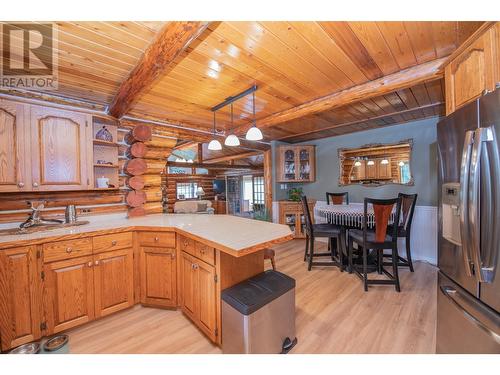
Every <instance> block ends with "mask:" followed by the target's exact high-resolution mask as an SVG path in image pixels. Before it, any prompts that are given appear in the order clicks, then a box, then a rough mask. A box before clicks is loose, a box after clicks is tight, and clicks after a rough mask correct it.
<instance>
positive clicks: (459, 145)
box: [437, 101, 479, 295]
mask: <svg viewBox="0 0 500 375" xmlns="http://www.w3.org/2000/svg"><path fill="white" fill-rule="evenodd" d="M478 121H479V118H478V103H477V101H475V102H473V103H470V104H469V105H467V106H465V107H463V108H461V109H459V110H457V111H456V112H454V113H453V114H451V115H450V116H448V117H446V118H445V119H444V120H442V121H440V122H439V123H438V125H437V138H438V155H439V166H438V169H439V173H438V189H439V191H440V192H442V193H441V194H439V200H438V213H439V220H438V223H439V227H438V266H439V268H440V270H441V271H442V272H443V273H444V274H445V275H446V276H448V277H450V278H451V279H452V280H454V281H455V282H457V283H458V284H460V285H461V286H462V287H463V288H465V289H467V290H468V291H469V292H470V293H471V294H473V295H478V283H477V281H476V280H475V278H474V277H472V276H471V275H470V266H469V262H468V260H467V259H468V258H469V254H468V247H467V246H462V244H461V236H462V235H465V232H463V231H461V230H460V225H458V227H457V228H455V231H458V232H462V233H460V234H459V235H458V236H457V237H458V241H455V242H453V241H451V240H450V239H449V238H448V237H447V238H445V237H444V236H443V220H444V222H445V224H446V226H445V228H448V225H447V223H448V222H453V220H452V219H453V217H451V216H452V215H456V216H457V218H456V220H455V222H456V223H458V224H459V219H458V215H459V210H461V209H462V208H464V207H465V206H464V205H462V204H460V199H461V198H460V197H461V192H462V190H461V189H460V179H461V177H460V176H461V169H462V164H464V168H466V167H467V168H468V166H469V165H470V152H471V150H472V148H471V145H470V142H467V147H465V148H464V144H465V140H466V134H467V135H468V137H469V135H470V134H471V133H472V132H473V131H474V130H475V129H477V127H478ZM464 158H465V159H464ZM462 159H464V163H462ZM464 170H465V169H464ZM444 184H447V185H444ZM449 184H452V185H449ZM453 184H454V185H453ZM443 185H444V186H445V187H444V188H443ZM446 186H450V188H446ZM446 192H449V194H448V195H447V196H443V194H444V193H446ZM450 197H451V198H453V197H455V198H456V200H457V203H456V204H454V205H449V206H443V203H445V204H446V203H447V202H446V200H447V199H448V198H450ZM443 198H445V199H444V200H443ZM443 207H444V208H447V207H450V208H451V209H450V210H448V209H447V212H446V213H445V214H443ZM444 215H446V216H444ZM466 264H467V267H466ZM467 268H469V270H468V269H467Z"/></svg>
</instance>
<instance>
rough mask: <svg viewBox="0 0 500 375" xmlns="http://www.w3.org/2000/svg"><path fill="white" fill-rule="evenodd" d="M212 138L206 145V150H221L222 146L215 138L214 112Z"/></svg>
mask: <svg viewBox="0 0 500 375" xmlns="http://www.w3.org/2000/svg"><path fill="white" fill-rule="evenodd" d="M213 136H214V138H213V139H212V140H211V141H210V143H209V144H208V149H209V150H210V151H219V150H222V145H221V144H220V142H219V141H218V140H217V139H216V138H215V111H214V132H213Z"/></svg>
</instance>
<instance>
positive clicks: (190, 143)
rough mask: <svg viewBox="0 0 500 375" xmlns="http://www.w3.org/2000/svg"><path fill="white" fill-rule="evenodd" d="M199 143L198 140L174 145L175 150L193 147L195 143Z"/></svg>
mask: <svg viewBox="0 0 500 375" xmlns="http://www.w3.org/2000/svg"><path fill="white" fill-rule="evenodd" d="M197 144H199V143H198V142H196V141H188V142H184V143H181V144H180V145H177V146H175V147H174V150H185V149H186V148H193V147H194V146H195V145H197Z"/></svg>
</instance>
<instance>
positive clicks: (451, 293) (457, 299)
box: [439, 286, 500, 344]
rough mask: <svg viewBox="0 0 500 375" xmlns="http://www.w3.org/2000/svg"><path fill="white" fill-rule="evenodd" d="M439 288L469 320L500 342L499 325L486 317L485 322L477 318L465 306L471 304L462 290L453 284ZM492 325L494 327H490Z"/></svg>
mask: <svg viewBox="0 0 500 375" xmlns="http://www.w3.org/2000/svg"><path fill="white" fill-rule="evenodd" d="M439 289H440V290H441V293H443V294H444V295H445V296H446V297H447V298H449V299H450V300H451V302H453V305H454V306H455V307H456V308H457V309H459V310H460V311H461V312H462V314H463V315H464V316H465V317H466V318H467V319H468V320H469V321H471V322H472V323H473V324H474V325H475V326H477V327H478V328H480V329H481V330H483V331H484V332H485V333H487V334H488V335H490V336H491V337H492V338H493V339H494V340H495V341H496V342H497V343H498V344H500V334H499V333H498V332H499V329H500V327H498V325H495V323H494V322H490V321H489V320H488V319H485V321H484V322H483V321H481V320H479V319H478V318H476V317H475V316H474V315H473V314H472V313H470V312H469V311H468V310H467V309H466V308H465V306H467V305H469V303H468V301H467V297H466V296H463V295H462V293H461V292H459V291H458V290H456V289H455V288H453V287H451V286H440V287H439ZM490 325H491V326H493V327H489V326H490ZM495 331H496V332H495Z"/></svg>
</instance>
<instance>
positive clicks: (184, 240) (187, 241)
mask: <svg viewBox="0 0 500 375" xmlns="http://www.w3.org/2000/svg"><path fill="white" fill-rule="evenodd" d="M195 242H196V241H195V240H193V239H191V238H188V237H184V236H179V246H180V248H181V250H182V251H184V252H186V253H188V254H190V255H193V256H196V248H195Z"/></svg>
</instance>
